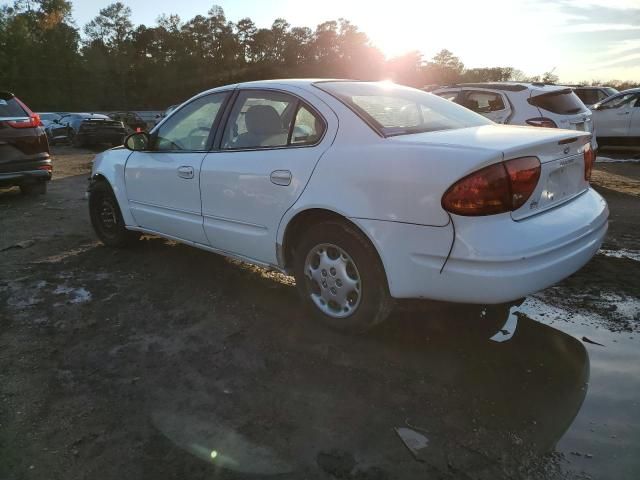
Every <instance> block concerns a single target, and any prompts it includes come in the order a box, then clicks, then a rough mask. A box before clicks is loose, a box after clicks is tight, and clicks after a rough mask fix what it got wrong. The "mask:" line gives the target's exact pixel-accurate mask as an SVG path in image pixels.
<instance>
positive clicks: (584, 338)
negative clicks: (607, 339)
mask: <svg viewBox="0 0 640 480" xmlns="http://www.w3.org/2000/svg"><path fill="white" fill-rule="evenodd" d="M582 341H583V342H584V343H590V344H592V345H599V346H601V347H604V345H603V344H601V343H598V342H594V341H593V340H591V339H589V338H587V337H582Z"/></svg>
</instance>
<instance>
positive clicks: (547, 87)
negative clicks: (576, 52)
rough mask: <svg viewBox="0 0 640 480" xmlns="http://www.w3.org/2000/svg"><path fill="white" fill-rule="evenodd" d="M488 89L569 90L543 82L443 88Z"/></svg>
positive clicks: (483, 83) (474, 84)
mask: <svg viewBox="0 0 640 480" xmlns="http://www.w3.org/2000/svg"><path fill="white" fill-rule="evenodd" d="M465 87H475V88H486V89H490V90H504V91H508V92H522V91H524V90H531V89H535V90H548V91H552V90H559V89H563V88H568V87H566V86H563V85H556V84H554V83H543V82H476V83H455V84H452V85H445V86H443V87H441V88H465Z"/></svg>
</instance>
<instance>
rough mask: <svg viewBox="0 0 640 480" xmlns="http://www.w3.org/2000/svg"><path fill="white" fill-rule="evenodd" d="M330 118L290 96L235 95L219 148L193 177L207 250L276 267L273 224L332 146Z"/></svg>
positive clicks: (275, 225)
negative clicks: (199, 197)
mask: <svg viewBox="0 0 640 480" xmlns="http://www.w3.org/2000/svg"><path fill="white" fill-rule="evenodd" d="M306 95H309V96H310V94H306ZM306 95H305V96H306ZM314 98H315V97H314ZM332 115H334V114H333V113H332V112H331V110H330V109H329V108H328V107H326V105H324V104H323V103H322V102H320V101H319V100H318V101H317V102H316V103H314V105H313V106H312V105H311V103H310V102H309V101H307V100H304V99H303V98H301V97H299V96H297V95H294V94H292V93H290V92H285V91H279V90H271V89H244V90H241V91H240V92H239V94H238V96H237V98H236V100H235V102H234V105H233V108H232V109H231V111H230V114H229V118H228V120H227V122H226V127H225V129H224V132H223V134H222V135H221V137H220V139H219V149H218V150H217V151H213V152H211V153H209V154H208V155H207V156H206V157H205V159H204V161H203V163H202V171H201V173H200V186H201V189H202V214H203V217H204V230H205V232H206V235H207V238H208V240H209V242H210V244H211V245H212V246H213V247H214V248H216V249H218V250H221V251H224V252H230V253H234V254H237V255H241V256H243V257H247V258H250V259H253V260H257V261H259V262H262V263H267V264H277V258H276V234H277V231H278V225H279V224H280V220H281V219H282V217H283V216H284V214H285V212H286V211H287V210H288V209H289V208H290V207H291V206H292V205H293V204H294V203H295V201H296V200H297V199H298V197H299V196H300V194H301V193H302V191H303V189H304V187H305V186H306V184H307V182H308V180H309V178H310V176H311V173H312V171H313V169H314V167H315V165H316V163H317V162H318V160H319V158H320V157H321V155H322V154H323V152H324V151H325V150H326V149H327V148H328V147H329V146H330V145H331V142H332V140H333V137H334V136H335V133H336V121H335V120H332V121H329V119H332V118H333V119H335V116H333V117H332ZM329 190H330V188H329Z"/></svg>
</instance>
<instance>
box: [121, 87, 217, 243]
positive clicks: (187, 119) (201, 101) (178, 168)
mask: <svg viewBox="0 0 640 480" xmlns="http://www.w3.org/2000/svg"><path fill="white" fill-rule="evenodd" d="M227 97H228V93H226V92H218V93H212V94H209V95H206V96H202V97H198V98H196V99H195V100H193V101H191V102H190V103H188V104H186V105H185V106H183V107H182V108H181V109H180V110H179V111H178V112H176V113H175V114H174V115H172V116H171V118H168V119H167V120H166V121H165V122H164V123H162V124H161V125H160V126H159V127H158V128H157V129H156V130H155V131H154V132H153V134H152V137H151V148H150V150H149V151H144V152H133V153H131V155H130V156H129V159H128V160H127V164H126V167H125V183H126V189H127V198H128V201H129V207H130V209H131V213H132V214H133V217H134V218H135V220H136V223H137V224H138V225H139V226H141V227H143V228H145V229H147V230H151V231H154V232H158V233H161V234H164V235H168V236H170V237H175V238H178V239H181V240H188V241H192V242H196V243H201V244H205V245H206V244H207V243H208V242H207V239H206V236H205V234H204V230H203V228H202V208H201V202H200V186H199V178H200V166H201V164H202V159H203V158H204V157H205V155H206V154H207V151H208V150H209V146H210V144H211V139H212V136H213V132H214V131H215V127H216V124H217V122H218V121H219V118H220V114H221V112H222V106H223V105H224V102H225V100H226V99H227Z"/></svg>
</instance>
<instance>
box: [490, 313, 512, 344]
mask: <svg viewBox="0 0 640 480" xmlns="http://www.w3.org/2000/svg"><path fill="white" fill-rule="evenodd" d="M517 311H518V307H511V308H510V309H509V317H507V321H506V322H505V323H504V325H503V326H502V328H501V329H500V330H498V333H496V334H495V335H494V336H493V337H491V338H490V339H489V340H492V341H494V342H498V343H501V342H506V341H507V340H511V338H512V337H513V336H514V335H515V333H516V329H517V328H518V316H517V315H516V312H517Z"/></svg>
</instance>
